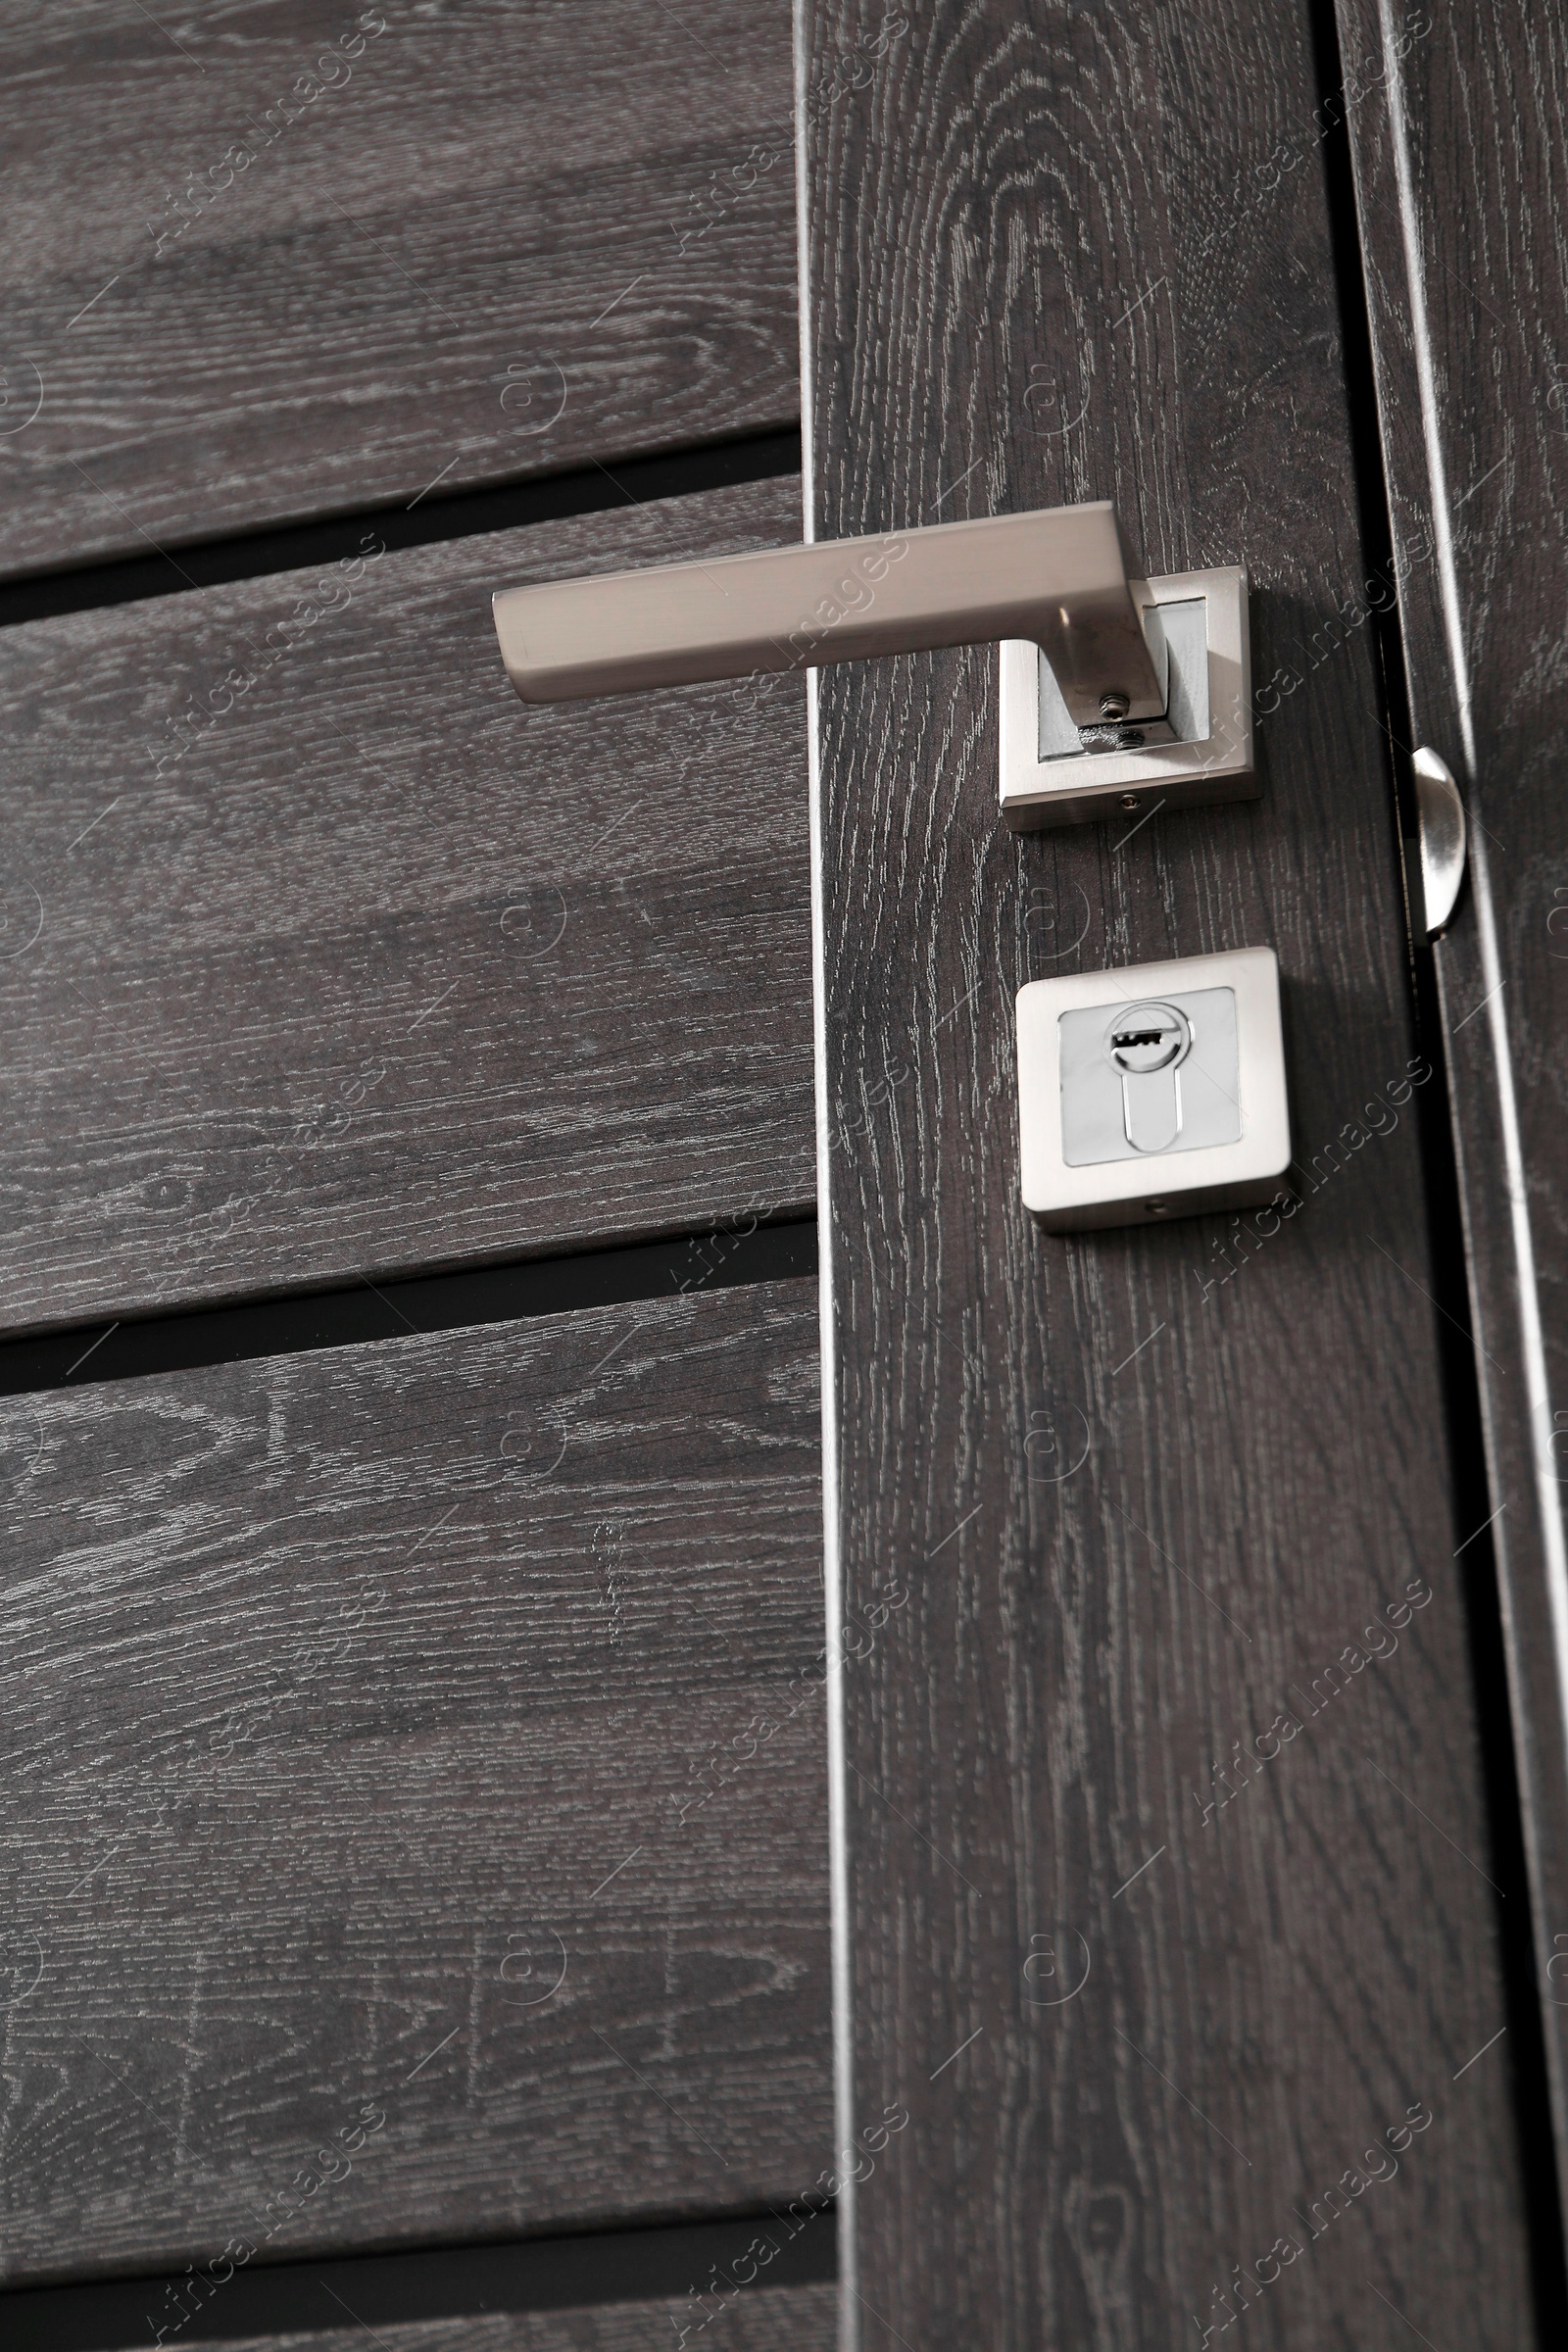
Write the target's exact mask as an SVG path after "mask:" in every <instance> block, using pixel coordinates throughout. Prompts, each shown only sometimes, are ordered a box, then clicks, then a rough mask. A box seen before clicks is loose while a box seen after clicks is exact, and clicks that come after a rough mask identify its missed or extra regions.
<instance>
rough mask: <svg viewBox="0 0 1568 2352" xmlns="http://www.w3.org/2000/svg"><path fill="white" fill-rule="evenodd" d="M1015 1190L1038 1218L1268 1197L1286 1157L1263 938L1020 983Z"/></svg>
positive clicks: (1156, 1212) (1108, 1216)
mask: <svg viewBox="0 0 1568 2352" xmlns="http://www.w3.org/2000/svg"><path fill="white" fill-rule="evenodd" d="M1018 1084H1019V1136H1020V1145H1021V1162H1022V1177H1023V1197H1024V1201H1025V1203H1026V1204H1027V1206H1028V1207H1029V1208H1031V1209H1032V1210H1033V1211H1034V1213H1035V1215H1036V1216H1037V1217H1039V1218H1040V1219H1041V1221H1042V1223H1043V1224H1045V1225H1046V1226H1047V1227H1048V1228H1051V1229H1054V1230H1056V1231H1061V1232H1070V1231H1073V1230H1075V1229H1077V1228H1081V1227H1086V1226H1094V1225H1119V1224H1128V1223H1132V1222H1137V1223H1140V1224H1142V1223H1145V1222H1148V1221H1149V1220H1151V1219H1153V1218H1156V1217H1158V1218H1164V1217H1169V1216H1172V1215H1182V1214H1188V1215H1191V1214H1193V1213H1195V1212H1196V1211H1198V1210H1201V1209H1206V1208H1222V1207H1237V1206H1242V1205H1245V1204H1248V1203H1250V1202H1252V1201H1267V1200H1269V1199H1270V1198H1271V1197H1272V1195H1273V1194H1274V1192H1276V1191H1277V1190H1278V1188H1279V1185H1280V1182H1281V1180H1282V1179H1283V1177H1284V1176H1285V1174H1286V1171H1287V1169H1288V1168H1289V1165H1290V1158H1291V1137H1290V1121H1289V1114H1288V1111H1287V1106H1286V1099H1285V1054H1284V1038H1283V1033H1282V1030H1281V1026H1280V1003H1279V967H1278V964H1277V963H1276V961H1275V957H1274V954H1273V951H1272V949H1269V948H1247V949H1242V950H1240V951H1239V952H1237V953H1235V954H1233V955H1226V956H1193V957H1191V958H1189V959H1188V960H1186V961H1184V962H1181V963H1160V964H1146V965H1144V966H1143V967H1141V968H1136V969H1133V970H1128V971H1119V972H1080V973H1075V974H1074V975H1073V976H1072V977H1071V978H1068V979H1059V980H1035V981H1031V982H1030V983H1029V985H1028V986H1027V987H1026V988H1023V989H1020V990H1019V992H1018Z"/></svg>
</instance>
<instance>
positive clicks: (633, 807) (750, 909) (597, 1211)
mask: <svg viewBox="0 0 1568 2352" xmlns="http://www.w3.org/2000/svg"><path fill="white" fill-rule="evenodd" d="M800 528H801V524H800V512H799V499H798V489H797V487H796V486H795V485H793V484H785V483H782V482H763V483H758V484H752V485H747V486H744V487H740V488H736V489H732V490H720V491H712V492H710V493H708V494H707V495H705V496H703V497H700V498H692V499H685V500H674V501H668V502H664V503H662V504H657V505H652V506H649V507H646V508H640V509H636V510H633V509H630V508H628V509H626V510H624V511H622V512H619V513H616V514H614V515H592V516H586V517H583V518H580V519H578V520H574V521H569V522H561V523H553V524H547V525H541V526H540V527H538V528H537V529H533V530H528V531H521V532H515V533H499V534H496V535H495V536H493V537H487V538H483V539H474V540H465V541H462V542H460V543H457V544H455V545H451V546H445V547H439V548H425V549H419V550H414V551H410V552H408V553H404V554H387V555H385V556H380V557H375V556H374V555H373V554H372V555H371V556H370V557H368V560H367V561H366V564H365V566H364V569H363V571H361V572H360V573H359V574H358V575H354V574H352V573H343V574H339V573H334V574H333V575H332V579H333V583H334V585H333V586H332V587H331V588H330V590H329V591H319V590H317V589H316V587H315V585H314V583H315V580H316V576H317V575H316V574H314V573H313V574H310V575H306V576H304V577H302V576H301V575H299V574H291V575H287V576H286V577H284V578H280V579H268V580H260V581H252V582H248V583H241V584H239V585H235V586H231V587H227V588H212V589H206V590H203V591H201V592H200V593H199V594H194V595H187V596H182V597H174V598H162V599H159V600H157V601H156V602H154V603H151V604H147V605H141V606H136V607H132V608H127V609H126V610H123V611H121V612H108V613H76V614H73V615H70V616H67V617H64V618H60V619H55V620H47V621H38V622H35V623H32V624H30V625H28V626H27V627H25V628H18V629H12V630H8V631H6V632H4V633H3V634H0V747H3V750H4V757H5V762H6V789H5V794H4V800H3V810H0V867H3V870H4V872H5V875H6V882H5V885H4V890H3V893H0V896H3V901H4V904H3V907H0V913H3V914H4V916H5V918H6V924H7V928H6V930H5V931H4V932H3V933H0V943H4V942H14V943H17V944H15V945H12V946H8V947H7V949H6V952H5V953H4V954H3V955H0V1023H3V1025H4V1033H5V1036H6V1041H7V1044H6V1054H7V1076H8V1081H9V1089H10V1094H9V1111H8V1120H7V1125H6V1128H5V1130H4V1132H3V1134H0V1237H3V1238H0V1328H9V1329H10V1330H13V1331H23V1330H29V1329H30V1330H40V1329H48V1328H59V1327H61V1326H66V1325H81V1324H86V1323H91V1322H93V1321H94V1320H96V1319H102V1320H104V1321H106V1322H107V1321H112V1320H114V1319H116V1318H118V1317H123V1316H125V1315H145V1314H156V1313H160V1312H164V1313H167V1312H169V1311H170V1310H172V1309H173V1308H176V1307H183V1306H192V1305H199V1304H207V1303H216V1302H218V1301H232V1300H234V1299H243V1298H247V1297H254V1296H256V1295H257V1294H259V1293H263V1292H266V1291H269V1290H272V1289H275V1288H277V1287H279V1286H289V1287H293V1288H306V1287H326V1286H329V1285H341V1284H346V1283H352V1282H355V1281H357V1280H359V1279H360V1278H361V1277H362V1276H366V1275H368V1277H369V1278H370V1279H371V1280H372V1281H374V1282H377V1283H379V1282H381V1281H382V1280H383V1279H384V1278H385V1277H386V1276H387V1275H401V1274H408V1273H413V1272H417V1271H435V1270H438V1269H442V1268H450V1267H453V1266H458V1265H464V1264H469V1265H471V1264H478V1263H483V1262H485V1261H487V1260H489V1261H496V1260H500V1259H506V1258H512V1257H517V1256H521V1255H536V1254H537V1255H543V1254H550V1255H558V1254H561V1253H564V1252H565V1251H567V1250H578V1249H590V1248H597V1247H601V1246H604V1245H606V1244H610V1243H613V1242H617V1241H631V1240H634V1239H639V1238H642V1237H645V1236H651V1235H655V1234H661V1233H663V1234H667V1233H669V1232H671V1231H676V1232H679V1231H688V1232H689V1231H692V1230H701V1229H702V1228H703V1227H705V1226H711V1225H712V1224H715V1223H718V1222H720V1221H723V1220H726V1219H734V1218H744V1217H747V1216H757V1217H763V1218H778V1217H784V1216H790V1215H799V1214H803V1213H807V1212H809V1210H810V1209H811V1208H812V1207H813V1206H814V1201H815V1141H814V1123H813V1115H812V1105H811V1044H810V1040H811V1015H810V981H809V881H808V873H807V857H806V831H807V781H806V758H805V714H804V699H805V698H804V690H803V687H802V684H801V681H800V679H798V678H781V679H777V680H769V681H767V682H766V683H767V684H768V686H769V687H770V688H771V691H770V692H768V693H767V694H765V695H758V694H756V693H755V692H754V691H753V690H752V688H751V687H750V686H748V684H747V683H746V682H744V681H742V682H741V683H740V684H739V685H737V684H735V683H734V682H730V683H728V684H726V685H724V686H721V687H717V688H692V689H689V690H685V691H682V692H677V693H672V694H660V695H643V696H630V697H624V698H621V699H619V700H617V701H613V702H607V703H596V704H583V705H577V706H572V707H560V708H556V709H553V710H538V709H531V710H530V709H525V708H524V707H523V705H522V704H521V703H519V702H518V700H517V698H516V696H515V694H514V692H513V690H512V688H511V686H510V685H509V684H508V681H507V678H506V675H505V672H504V671H503V669H502V666H501V662H500V657H499V654H498V651H497V647H496V641H495V632H494V630H493V628H492V626H491V622H490V615H489V595H490V592H491V590H492V589H494V588H497V587H500V586H503V585H505V584H506V583H508V582H509V581H511V580H516V579H524V578H532V579H543V578H550V577H553V576H559V575H562V574H565V573H571V572H575V571H578V570H582V569H594V568H604V569H612V568H614V567H616V566H618V565H621V564H628V563H656V562H659V561H662V560H666V559H673V558H677V557H682V556H700V555H702V554H704V553H708V552H712V553H720V552H727V551H730V550H735V549H740V548H747V547H756V546H760V545H769V544H777V543H778V542H779V541H781V540H786V539H792V538H796V539H798V538H799V536H800ZM340 585H341V594H340V592H339V589H340ZM313 599H314V600H315V601H314V602H313V601H312V600H313ZM329 600H330V601H335V603H336V604H337V607H338V609H336V610H328V609H327V604H328V601H329ZM291 612H292V613H296V614H299V615H301V616H300V617H299V618H298V619H297V620H296V624H295V634H296V637H297V642H293V643H292V644H291V640H290V637H289V634H288V632H286V631H280V630H278V628H277V627H276V625H275V624H276V623H277V622H278V621H280V620H282V619H283V618H284V617H286V616H288V615H289V614H290V613H291ZM306 613H316V614H317V615H318V617H317V618H316V619H314V620H312V619H308V618H306V617H304V616H303V615H304V614H306ZM279 643H281V644H282V645H283V646H284V647H285V649H288V650H285V651H284V652H282V653H281V654H280V655H279V656H278V657H277V658H276V659H273V658H272V653H271V650H270V649H272V648H273V647H275V646H276V645H278V644H279ZM234 678H243V679H244V680H245V681H247V683H246V684H245V686H244V689H243V691H237V690H236V688H235V687H234V686H233V685H232V684H230V683H228V681H230V680H231V679H234ZM198 701H199V702H200V703H201V704H202V705H203V707H204V708H206V709H207V710H208V711H209V712H210V713H211V717H210V723H209V724H207V725H206V726H205V727H202V728H200V729H199V730H198V727H197V724H196V721H195V718H194V716H193V711H194V708H195V705H196V703H197V702H198Z"/></svg>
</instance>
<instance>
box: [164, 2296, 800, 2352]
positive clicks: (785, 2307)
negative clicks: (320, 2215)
mask: <svg viewBox="0 0 1568 2352" xmlns="http://www.w3.org/2000/svg"><path fill="white" fill-rule="evenodd" d="M699 2283H704V2282H702V2281H699ZM837 2305H838V2290H837V2288H836V2287H832V2286H796V2287H785V2288H783V2289H782V2290H781V2291H779V2292H776V2293H770V2292H767V2291H765V2290H760V2289H759V2290H757V2291H755V2292H753V2293H750V2294H745V2295H742V2296H741V2297H740V2299H739V2300H738V2301H737V2302H734V2303H730V2304H727V2305H725V2304H722V2303H721V2304H718V2305H716V2306H715V2305H714V2304H712V2303H706V2304H705V2303H698V2304H696V2305H695V2306H694V2305H693V2304H692V2303H691V2302H690V2301H687V2300H682V2301H681V2302H678V2303H675V2302H667V2301H665V2302H647V2303H621V2304H617V2305H614V2306H613V2307H610V2308H607V2309H604V2310H595V2311H552V2312H496V2313H493V2314H490V2315H487V2316H486V2317H484V2318H482V2319H463V2320H428V2321H420V2322H419V2323H417V2325H415V2326H412V2327H388V2326H386V2325H385V2324H384V2323H383V2324H382V2325H381V2326H380V2327H377V2328H376V2330H375V2332H376V2334H377V2336H379V2337H380V2339H381V2340H382V2342H383V2343H386V2344H388V2345H390V2346H391V2348H392V2352H653V2348H654V2347H655V2346H656V2345H657V2346H658V2347H659V2352H666V2347H669V2346H673V2345H675V2344H677V2343H678V2342H680V2341H682V2340H684V2341H686V2342H690V2343H694V2344H701V2345H702V2347H703V2352H833V2347H834V2343H835V2339H836V2335H837V2328H836V2326H835V2316H836V2311H837ZM323 2307H324V2306H323ZM705 2314H706V2315H707V2325H706V2326H705V2325H704V2324H703V2323H704V2317H705ZM682 2327H685V2328H686V2329H687V2330H688V2334H687V2336H686V2337H685V2338H684V2339H682V2338H681V2334H680V2330H681V2329H682ZM364 2343H365V2337H364V2331H363V2330H362V2329H357V2328H348V2327H343V2328H329V2329H327V2331H326V2332H325V2333H323V2334H319V2335H318V2334H315V2333H312V2334H310V2335H263V2336H249V2337H246V2338H244V2339H242V2340H241V2341H240V2342H239V2343H238V2344H237V2346H236V2348H235V2352H364ZM192 2352H194V2345H193V2346H192Z"/></svg>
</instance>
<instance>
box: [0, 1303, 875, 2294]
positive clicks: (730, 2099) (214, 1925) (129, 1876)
mask: <svg viewBox="0 0 1568 2352" xmlns="http://www.w3.org/2000/svg"><path fill="white" fill-rule="evenodd" d="M0 1430H3V1436H4V1449H3V1463H4V1470H5V1475H6V1480H7V1490H6V1491H7V1519H8V1528H9V1541H8V1544H7V1558H6V1566H5V1592H6V1608H5V1631H4V1647H3V1655H4V1662H5V1679H6V1695H5V1706H4V1719H5V1726H6V1731H5V1738H6V1746H7V1761H6V1769H5V1789H6V1802H5V1807H4V1812H3V1817H0V1842H3V1847H4V1872H5V1880H6V1884H7V1887H8V1893H7V1900H6V1917H7V1927H6V1941H5V1947H4V1962H5V1968H4V1981H3V1984H0V1994H3V1997H4V2000H5V2007H4V2010H3V2012H0V2035H3V2052H4V2056H3V2072H4V2077H5V2081H6V2082H7V2085H8V2091H7V2130H6V2136H5V2142H4V2154H3V2168H4V2184H5V2200H6V2203H5V2210H6V2217H7V2218H6V2229H5V2240H4V2252H3V2275H4V2277H5V2278H7V2279H8V2280H10V2281H21V2280H25V2279H27V2278H40V2277H42V2278H47V2277H57V2276H61V2275H70V2274H78V2275H81V2274H90V2273H100V2274H101V2273H104V2272H106V2271H113V2270H116V2269H119V2270H127V2271H134V2270H138V2269H149V2268H157V2267H160V2266H165V2267H167V2266H170V2265H172V2266H173V2267H176V2268H177V2267H178V2265H179V2264H181V2263H185V2262H195V2261H206V2260H207V2259H208V2258H209V2257H211V2256H214V2255H218V2254H220V2253H221V2249H222V2247H223V2246H224V2244H225V2241H227V2240H228V2239H230V2238H233V2237H235V2236H248V2237H249V2238H250V2239H251V2240H252V2241H254V2243H255V2246H256V2249H257V2254H258V2258H260V2259H276V2258H278V2257H280V2256H285V2255H298V2254H300V2253H302V2252H307V2251H311V2250H318V2249H321V2248H329V2247H344V2246H350V2245H364V2246H374V2245H376V2244H388V2243H395V2242H398V2241H408V2240H411V2239H421V2238H422V2239H427V2240H428V2239H439V2238H441V2237H443V2236H444V2237H446V2238H449V2239H466V2238H470V2237H474V2236H484V2235H486V2234H495V2235H515V2234H517V2233H518V2232H522V2231H527V2232H534V2231H541V2230H545V2231H548V2230H552V2229H559V2228H561V2227H580V2226H582V2225H584V2224H588V2223H604V2222H606V2221H609V2220H625V2219H633V2218H638V2217H641V2218H647V2219H654V2218H659V2217H660V2216H667V2215H671V2214H678V2213H681V2212H693V2211H700V2212H719V2211H724V2210H734V2209H737V2208H738V2209H740V2210H742V2211H744V2210H746V2209H748V2208H756V2207H758V2206H760V2205H761V2204H763V2203H766V2202H772V2203H778V2202H780V2201H781V2200H787V2199H790V2198H793V2197H798V2196H801V2195H806V2194H809V2192H810V2191H811V2190H812V2189H813V2188H814V2186H815V2184H816V2182H817V2177H818V2174H819V2171H820V2168H821V2167H822V2165H823V2164H824V2163H825V2162H826V2161H827V2135H828V2129H829V2124H828V2107H827V2100H828V2080H827V2077H828V2063H829V2060H828V2047H829V2016H828V1992H827V1977H826V1967H827V1954H826V1908H827V1893H826V1852H825V1841H826V1829H825V1805H824V1788H823V1764H822V1749H821V1738H822V1732H821V1720H820V1708H821V1696H820V1691H821V1676H822V1667H821V1663H820V1661H821V1655H822V1635H821V1596H820V1574H819V1558H820V1549H819V1546H820V1518H819V1510H820V1484H819V1468H818V1446H819V1425H818V1415H817V1400H816V1319H815V1299H814V1287H813V1286H812V1285H810V1284H809V1283H790V1284H784V1285H777V1286H769V1288H768V1289H767V1290H766V1291H765V1292H756V1291H754V1292H751V1293H749V1294H748V1293H734V1294H731V1295H729V1296H727V1297H722V1298H721V1297H698V1296H695V1295H694V1296H689V1297H687V1298H685V1299H679V1300H670V1301H668V1302H662V1303H659V1304H646V1303H645V1304H642V1305H639V1306H637V1307H634V1308H630V1309H625V1310H618V1309H607V1310H603V1311H597V1312H593V1313H585V1314H582V1315H578V1316H564V1317H552V1318H546V1319H542V1320H540V1321H538V1322H534V1323H529V1324H526V1325H520V1326H519V1325H514V1326H509V1327H506V1328H504V1329H500V1330H495V1329H487V1330H482V1331H477V1330H476V1331H468V1332H463V1333H454V1334H447V1335H444V1336H441V1337H439V1338H432V1339H427V1340H416V1339H410V1340H407V1341H390V1342H386V1343H382V1344H379V1345H376V1346H371V1347H361V1348H346V1349H340V1350H334V1351H331V1352H328V1353H322V1354H309V1355H302V1356H296V1357H292V1358H276V1359H272V1360H271V1361H269V1362H266V1363H261V1364H235V1365H231V1366H226V1367H223V1368H221V1369H215V1370H208V1371H204V1372H199V1373H187V1374H180V1375H174V1376H169V1377H165V1378H158V1379H149V1380H143V1381H133V1382H121V1383H115V1384H106V1385H105V1386H103V1387H101V1388H97V1389H93V1390H90V1391H81V1392H79V1393H75V1394H73V1393H69V1392H57V1393H54V1394H51V1395H39V1396H35V1397H29V1398H16V1399H9V1400H7V1402H6V1403H5V1405H4V1406H3V1407H0ZM376 2119H380V2120H376ZM323 2148H324V2149H326V2150H328V2151H332V2153H331V2155H330V2156H322V2157H321V2158H320V2161H319V2165H318V2164H317V2156H316V2152H317V2151H318V2150H319V2149H323ZM313 2166H315V2167H316V2170H315V2171H312V2169H311V2168H312V2167H313ZM302 2168H304V2170H305V2171H306V2172H307V2174H308V2175H309V2177H310V2178H311V2179H314V2180H316V2181H317V2185H316V2187H315V2188H308V2187H307V2185H306V2183H305V2181H304V2180H300V2181H297V2180H296V2175H297V2173H298V2172H299V2171H300V2170H301V2169H302ZM328 2171H330V2172H331V2173H332V2174H333V2175H334V2178H333V2179H332V2180H329V2181H327V2180H323V2179H322V2178H320V2177H319V2176H324V2175H325V2174H326V2173H327V2172H328Z"/></svg>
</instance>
